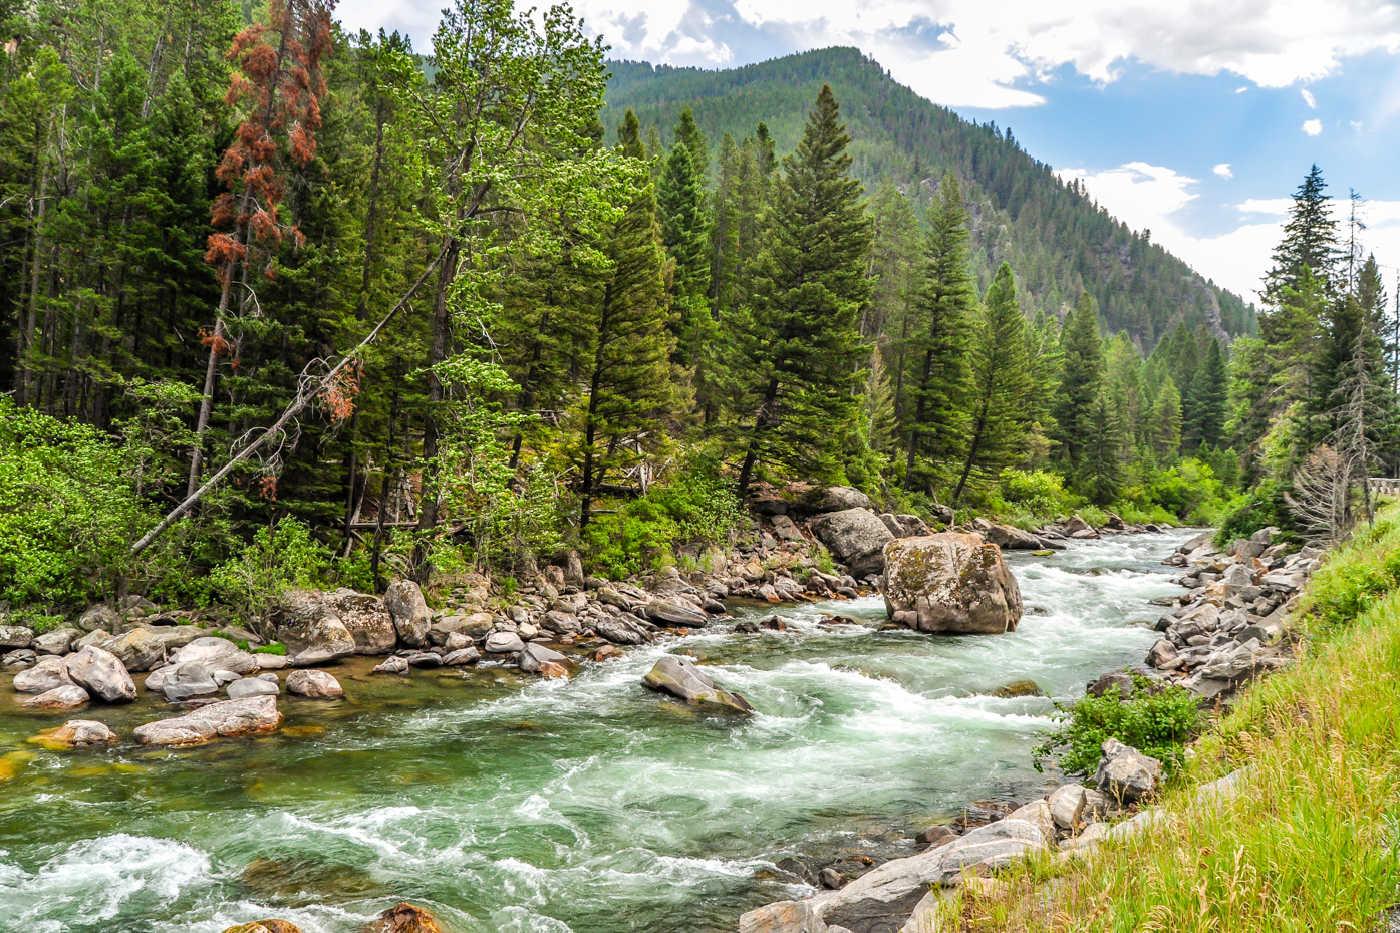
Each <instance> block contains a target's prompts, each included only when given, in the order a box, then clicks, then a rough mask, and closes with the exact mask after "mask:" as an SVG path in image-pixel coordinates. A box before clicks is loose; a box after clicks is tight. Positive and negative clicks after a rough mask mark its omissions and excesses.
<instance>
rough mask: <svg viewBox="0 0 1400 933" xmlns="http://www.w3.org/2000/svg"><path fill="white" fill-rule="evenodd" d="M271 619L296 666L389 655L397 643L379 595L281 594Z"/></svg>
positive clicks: (348, 591)
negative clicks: (356, 655)
mask: <svg viewBox="0 0 1400 933" xmlns="http://www.w3.org/2000/svg"><path fill="white" fill-rule="evenodd" d="M420 595H421V594H420ZM275 619H276V621H277V631H278V635H279V637H280V638H281V640H282V641H283V642H284V643H285V644H286V645H287V648H288V649H289V650H291V651H292V652H293V660H292V664H293V665H294V666H305V665H308V664H321V663H324V662H325V661H330V660H332V659H334V658H339V657H344V656H345V655H347V654H388V653H389V652H390V651H391V650H393V647H394V644H395V642H396V641H397V640H398V633H397V632H396V631H395V628H394V620H393V618H392V617H391V616H390V614H389V611H388V610H387V609H385V608H384V603H383V602H382V601H381V600H380V599H379V598H378V597H377V596H370V595H368V594H366V593H357V592H355V591H354V590H351V589H346V588H345V587H341V588H340V589H337V590H332V591H330V592H326V591H323V590H291V591H289V592H287V593H284V594H282V596H281V597H280V598H279V600H278V605H277V609H276V613H275ZM342 633H343V634H342ZM347 638H348V642H347ZM347 644H348V648H349V650H346V648H347Z"/></svg>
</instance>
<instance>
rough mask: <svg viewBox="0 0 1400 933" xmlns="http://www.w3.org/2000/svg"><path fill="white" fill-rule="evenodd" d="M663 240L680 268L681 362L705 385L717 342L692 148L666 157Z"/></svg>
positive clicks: (701, 194) (676, 278)
mask: <svg viewBox="0 0 1400 933" xmlns="http://www.w3.org/2000/svg"><path fill="white" fill-rule="evenodd" d="M657 210H658V213H659V215H660V220H661V237H662V242H663V243H664V244H665V247H666V251H667V253H668V254H669V255H670V257H671V260H672V261H673V262H674V263H675V269H674V271H673V273H672V276H671V304H672V306H673V308H674V309H675V312H676V314H675V319H674V327H675V333H676V355H677V362H679V363H680V364H681V365H683V366H685V367H687V368H690V369H694V370H697V371H698V373H699V378H698V379H697V381H703V373H704V366H703V356H704V351H705V348H706V347H707V346H709V344H710V343H711V341H712V338H713V333H714V321H713V318H712V317H711V315H710V302H709V292H710V255H709V227H708V220H707V218H706V216H705V190H704V188H703V187H702V181H701V179H700V176H699V174H698V173H697V172H696V170H695V164H694V160H693V157H692V155H691V152H690V149H689V147H687V146H686V145H685V144H683V143H680V142H677V143H676V144H675V145H674V146H672V147H671V152H670V154H669V155H668V156H667V157H666V167H665V170H664V171H663V172H662V174H661V181H660V183H659V185H658V186H657Z"/></svg>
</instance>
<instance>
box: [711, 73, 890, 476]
mask: <svg viewBox="0 0 1400 933" xmlns="http://www.w3.org/2000/svg"><path fill="white" fill-rule="evenodd" d="M849 143H850V137H849V136H848V135H847V134H846V128H845V127H844V126H843V125H842V124H841V119H840V111H839V108H838V106H837V103H836V96H835V95H834V94H832V92H831V87H830V86H829V85H823V87H822V89H821V93H820V94H818V95H817V101H816V105H815V106H814V107H813V108H812V110H811V112H810V113H809V115H808V118H807V128H806V131H805V133H804V134H803V137H802V141H801V142H800V143H799V144H798V146H797V150H796V152H794V153H793V154H792V155H790V156H788V157H787V158H785V159H784V160H783V172H782V178H781V180H780V181H779V182H778V184H777V186H776V190H775V192H774V198H773V207H772V222H771V226H770V233H769V242H768V245H767V247H766V248H765V249H764V251H763V253H762V254H761V257H760V259H759V268H758V270H757V272H756V275H755V282H754V286H755V295H754V296H753V301H752V307H751V308H748V309H745V310H744V311H743V312H742V313H740V314H736V316H735V321H734V326H733V327H732V331H733V334H734V338H735V351H736V355H737V357H738V361H737V365H734V366H732V367H731V370H730V371H731V373H735V374H738V376H739V377H740V378H741V380H742V388H741V399H742V404H743V408H742V410H741V412H740V415H741V418H742V421H741V422H740V423H739V424H737V425H736V426H735V428H736V429H735V430H733V431H731V434H732V436H733V437H734V440H735V441H736V444H735V446H736V448H737V449H738V450H739V451H742V456H743V462H742V466H741V467H740V470H739V490H740V493H741V494H743V493H745V492H747V490H748V486H749V483H750V482H751V481H752V479H753V477H754V472H755V470H756V469H757V468H758V466H759V464H760V463H761V464H765V465H768V466H772V467H776V468H779V469H784V470H787V471H791V472H793V473H795V474H798V475H801V476H803V477H804V478H812V479H818V480H821V479H829V478H832V476H833V473H834V472H835V471H834V467H835V463H834V462H833V458H832V452H831V451H832V448H833V446H834V445H833V444H832V437H833V435H834V434H836V433H838V432H841V431H844V430H846V429H847V426H849V425H850V424H851V423H852V422H853V420H854V415H855V412H856V407H857V399H856V393H855V391H854V390H855V387H856V385H857V384H858V380H859V378H860V364H861V362H862V360H863V357H864V354H865V348H864V346H863V344H862V343H861V340H860V336H859V333H858V332H857V329H856V328H857V324H858V320H859V315H860V309H861V306H862V305H863V304H864V302H865V301H866V299H867V297H868V296H869V293H870V283H869V280H868V278H867V277H866V274H865V256H866V250H867V249H868V248H869V244H870V224H869V221H868V220H867V219H866V217H865V208H864V205H863V203H862V199H861V185H860V182H859V181H857V180H856V179H855V178H852V177H851V156H850V154H849V153H848V152H847V151H846V147H847V145H848V144H849Z"/></svg>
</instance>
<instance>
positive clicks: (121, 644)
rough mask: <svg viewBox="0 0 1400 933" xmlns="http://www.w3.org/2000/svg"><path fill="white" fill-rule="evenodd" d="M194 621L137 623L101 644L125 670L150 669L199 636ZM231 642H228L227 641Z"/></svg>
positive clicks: (140, 670)
mask: <svg viewBox="0 0 1400 933" xmlns="http://www.w3.org/2000/svg"><path fill="white" fill-rule="evenodd" d="M201 634H202V633H201V632H200V630H199V629H198V628H197V627H195V626H193V625H174V626H161V627H159V628H155V627H152V626H149V625H138V626H137V627H135V628H133V629H128V630H127V631H125V632H123V633H122V634H120V635H117V636H115V637H113V638H110V639H108V640H106V641H105V642H104V643H103V644H102V647H103V648H105V649H106V650H108V651H110V652H112V654H114V655H116V656H117V658H118V659H119V660H120V661H121V662H122V664H123V665H124V666H125V667H126V669H127V670H128V671H132V672H136V673H140V672H142V671H149V670H153V669H154V668H157V667H160V666H161V665H162V664H164V663H165V662H166V658H167V656H169V655H170V654H173V653H174V652H176V651H178V650H179V649H181V648H183V647H184V646H185V645H188V644H189V643H190V642H192V641H194V640H195V639H196V638H199V637H200V636H201ZM230 644H231V643H230Z"/></svg>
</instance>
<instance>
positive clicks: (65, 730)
mask: <svg viewBox="0 0 1400 933" xmlns="http://www.w3.org/2000/svg"><path fill="white" fill-rule="evenodd" d="M40 734H41V735H42V736H43V738H44V740H45V743H49V742H52V743H54V744H58V745H62V746H64V747H66V748H74V747H88V746H93V745H112V744H113V743H115V742H116V741H117V734H116V733H115V732H113V731H112V730H111V729H108V728H107V726H106V724H104V723H100V722H98V721H97V720H95V719H70V720H68V721H67V722H65V723H64V724H63V725H61V726H58V727H57V728H54V729H48V730H45V731H44V732H42V733H40Z"/></svg>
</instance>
